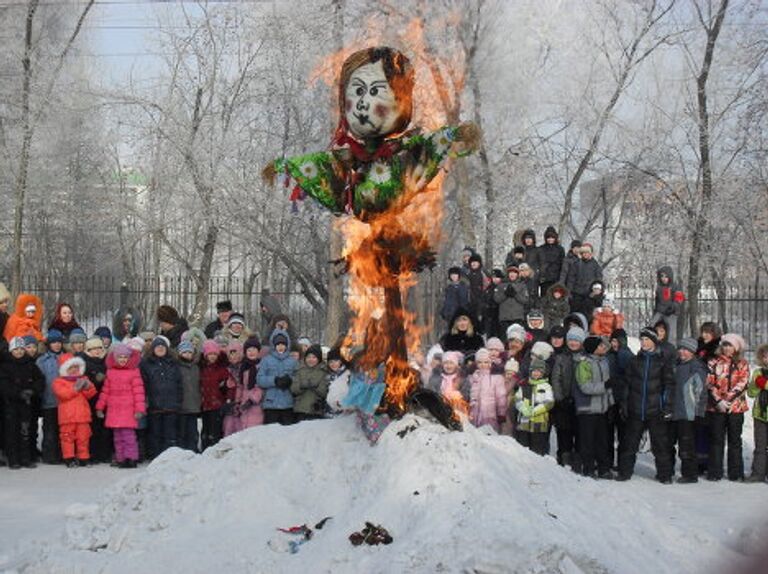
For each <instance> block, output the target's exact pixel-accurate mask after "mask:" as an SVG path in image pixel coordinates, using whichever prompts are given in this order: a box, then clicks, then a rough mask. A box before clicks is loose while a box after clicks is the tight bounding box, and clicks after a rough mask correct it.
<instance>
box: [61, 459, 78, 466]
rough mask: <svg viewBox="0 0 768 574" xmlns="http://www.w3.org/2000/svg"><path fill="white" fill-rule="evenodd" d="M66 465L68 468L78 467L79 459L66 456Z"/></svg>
mask: <svg viewBox="0 0 768 574" xmlns="http://www.w3.org/2000/svg"><path fill="white" fill-rule="evenodd" d="M64 465H65V466H66V467H67V468H77V466H78V465H77V461H76V460H75V459H74V458H65V459H64Z"/></svg>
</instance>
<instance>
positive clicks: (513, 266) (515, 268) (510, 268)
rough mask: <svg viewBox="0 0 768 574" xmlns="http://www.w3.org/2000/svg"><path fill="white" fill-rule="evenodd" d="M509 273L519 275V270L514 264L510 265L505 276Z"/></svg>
mask: <svg viewBox="0 0 768 574" xmlns="http://www.w3.org/2000/svg"><path fill="white" fill-rule="evenodd" d="M510 273H517V274H520V268H519V267H518V266H517V265H515V264H514V263H513V264H512V265H507V275H509V274H510Z"/></svg>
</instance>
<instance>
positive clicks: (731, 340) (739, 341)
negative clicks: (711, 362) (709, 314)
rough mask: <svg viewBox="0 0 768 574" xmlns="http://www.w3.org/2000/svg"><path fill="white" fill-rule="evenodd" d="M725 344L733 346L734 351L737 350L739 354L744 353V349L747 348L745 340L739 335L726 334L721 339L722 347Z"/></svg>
mask: <svg viewBox="0 0 768 574" xmlns="http://www.w3.org/2000/svg"><path fill="white" fill-rule="evenodd" d="M723 343H728V344H729V345H731V346H732V347H733V348H734V349H736V352H737V353H742V352H743V351H744V348H745V347H746V346H747V345H746V343H745V342H744V338H743V337H742V336H741V335H737V334H736V333H726V334H725V335H723V336H722V337H720V345H722V344H723Z"/></svg>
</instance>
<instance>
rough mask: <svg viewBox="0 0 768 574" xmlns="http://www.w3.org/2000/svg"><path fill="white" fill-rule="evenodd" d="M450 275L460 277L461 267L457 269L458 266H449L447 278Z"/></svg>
mask: <svg viewBox="0 0 768 574" xmlns="http://www.w3.org/2000/svg"><path fill="white" fill-rule="evenodd" d="M451 275H458V276H459V277H461V269H459V268H458V267H450V268H449V269H448V278H449V279H450V278H451Z"/></svg>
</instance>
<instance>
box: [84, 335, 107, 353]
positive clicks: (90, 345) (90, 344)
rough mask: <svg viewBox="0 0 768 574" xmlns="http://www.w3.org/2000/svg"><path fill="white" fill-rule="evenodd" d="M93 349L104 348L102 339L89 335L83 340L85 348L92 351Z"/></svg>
mask: <svg viewBox="0 0 768 574" xmlns="http://www.w3.org/2000/svg"><path fill="white" fill-rule="evenodd" d="M95 349H104V341H102V340H101V337H91V338H90V339H88V340H87V341H86V342H85V350H86V351H93V350H95Z"/></svg>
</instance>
